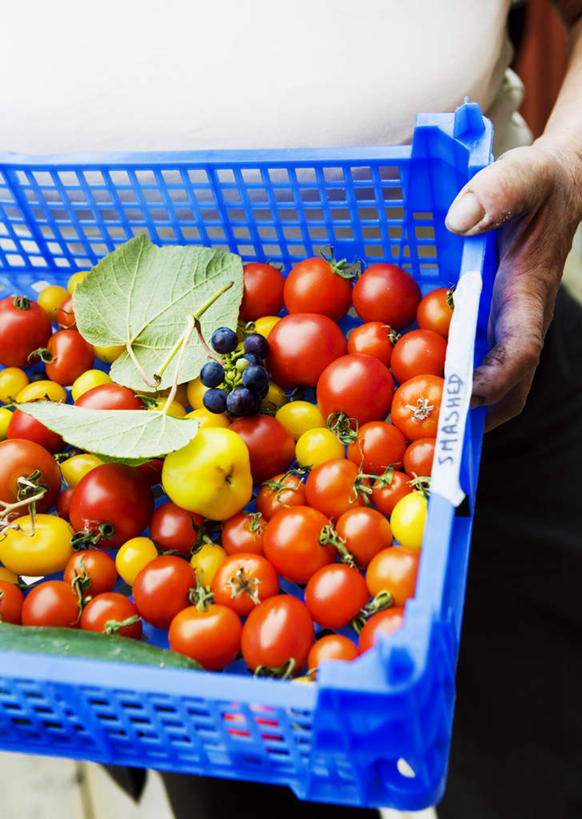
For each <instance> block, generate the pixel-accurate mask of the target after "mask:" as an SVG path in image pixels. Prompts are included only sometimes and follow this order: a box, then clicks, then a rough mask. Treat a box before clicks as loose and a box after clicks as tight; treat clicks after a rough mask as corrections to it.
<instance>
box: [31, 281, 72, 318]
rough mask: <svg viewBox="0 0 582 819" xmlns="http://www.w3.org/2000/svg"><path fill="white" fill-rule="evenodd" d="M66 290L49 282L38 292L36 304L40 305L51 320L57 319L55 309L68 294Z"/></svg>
mask: <svg viewBox="0 0 582 819" xmlns="http://www.w3.org/2000/svg"><path fill="white" fill-rule="evenodd" d="M68 295H69V294H68V292H67V291H66V290H65V288H64V287H59V286H58V285H57V284H49V286H48V287H45V288H44V289H43V290H41V291H40V293H39V294H38V304H39V307H42V309H43V310H44V312H45V313H46V314H47V316H48V317H49V318H50V320H51V321H53V322H54V321H56V320H57V310H58V309H59V307H60V306H61V304H62V303H63V302H64V300H65V299H66V298H67V296H68Z"/></svg>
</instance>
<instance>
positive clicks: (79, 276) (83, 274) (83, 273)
mask: <svg viewBox="0 0 582 819" xmlns="http://www.w3.org/2000/svg"><path fill="white" fill-rule="evenodd" d="M90 272H91V271H90V270H79V272H78V273H73V275H72V276H71V278H70V279H69V281H68V283H67V290H68V291H69V293H74V292H75V290H76V289H77V287H78V286H79V285H80V284H81V282H82V281H83V279H86V278H87V276H88V275H89V273H90Z"/></svg>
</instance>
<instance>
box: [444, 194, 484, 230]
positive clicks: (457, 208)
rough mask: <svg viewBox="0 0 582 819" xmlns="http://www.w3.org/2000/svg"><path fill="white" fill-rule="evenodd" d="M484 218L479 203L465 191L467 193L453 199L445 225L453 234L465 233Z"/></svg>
mask: <svg viewBox="0 0 582 819" xmlns="http://www.w3.org/2000/svg"><path fill="white" fill-rule="evenodd" d="M484 216H485V210H484V208H483V205H482V204H481V202H479V200H478V199H477V197H476V196H475V194H474V193H471V191H467V193H464V194H463V195H462V196H461V197H459V198H457V199H455V201H454V202H453V204H452V205H451V207H450V208H449V212H448V213H447V218H446V219H445V225H446V226H447V228H448V229H449V230H452V231H453V232H454V233H466V232H467V231H468V230H471V228H473V227H475V225H478V224H479V222H480V221H481V219H483V217H484Z"/></svg>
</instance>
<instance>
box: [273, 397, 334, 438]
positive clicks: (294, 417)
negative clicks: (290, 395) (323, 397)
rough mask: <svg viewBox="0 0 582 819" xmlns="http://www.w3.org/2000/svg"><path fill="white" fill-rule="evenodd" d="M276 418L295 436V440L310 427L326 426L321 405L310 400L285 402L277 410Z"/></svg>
mask: <svg viewBox="0 0 582 819" xmlns="http://www.w3.org/2000/svg"><path fill="white" fill-rule="evenodd" d="M275 418H276V419H277V421H279V423H281V424H283V426H284V427H285V429H286V430H287V432H289V433H290V434H291V435H292V436H293V440H294V441H296V440H297V439H298V438H300V437H301V436H302V435H303V433H304V432H307V430H309V429H314V428H315V427H324V426H325V421H324V419H323V415H322V414H321V411H320V409H319V407H318V406H317V405H316V404H311V403H310V402H309V401H290V402H289V403H288V404H283V406H282V407H280V408H279V409H278V410H277V414H276V415H275Z"/></svg>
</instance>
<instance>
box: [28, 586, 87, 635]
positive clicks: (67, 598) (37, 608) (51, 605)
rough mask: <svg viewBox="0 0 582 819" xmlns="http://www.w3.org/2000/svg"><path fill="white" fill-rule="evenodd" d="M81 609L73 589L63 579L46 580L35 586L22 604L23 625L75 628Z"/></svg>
mask: <svg viewBox="0 0 582 819" xmlns="http://www.w3.org/2000/svg"><path fill="white" fill-rule="evenodd" d="M80 615H81V609H80V608H79V598H78V596H77V594H76V592H75V591H74V589H73V588H72V587H71V586H70V585H69V584H68V583H65V581H64V580H46V581H45V582H44V583H40V584H39V585H38V586H35V588H34V589H32V590H31V591H30V592H29V593H28V594H27V595H26V597H25V598H24V603H23V604H22V625H23V626H61V627H65V628H67V627H68V628H76V627H77V626H78V624H79V617H80Z"/></svg>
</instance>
